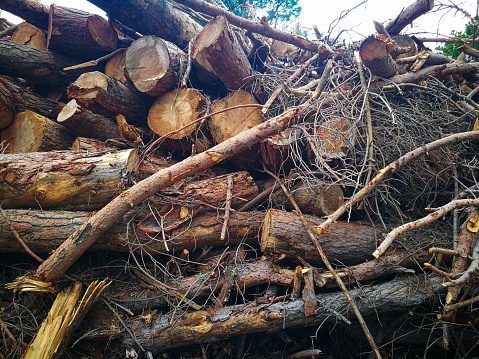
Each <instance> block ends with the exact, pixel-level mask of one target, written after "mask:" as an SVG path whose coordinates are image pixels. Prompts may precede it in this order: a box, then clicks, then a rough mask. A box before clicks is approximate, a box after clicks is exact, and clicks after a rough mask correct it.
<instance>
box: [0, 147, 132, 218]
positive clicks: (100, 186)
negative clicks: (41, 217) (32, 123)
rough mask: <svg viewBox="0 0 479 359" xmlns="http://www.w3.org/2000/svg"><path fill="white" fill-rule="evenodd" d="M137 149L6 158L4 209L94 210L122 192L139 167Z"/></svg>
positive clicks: (1, 171) (1, 174) (0, 170)
mask: <svg viewBox="0 0 479 359" xmlns="http://www.w3.org/2000/svg"><path fill="white" fill-rule="evenodd" d="M137 161H138V153H137V150H136V149H129V150H124V151H115V152H110V153H96V154H85V153H73V152H68V151H58V152H54V151H51V152H34V153H27V154H12V155H2V162H1V164H0V166H1V167H0V178H1V182H0V198H1V199H2V206H3V207H4V208H22V207H26V208H62V209H85V210H93V209H98V208H101V207H103V206H104V205H105V204H106V203H108V202H109V201H110V200H111V199H112V198H114V197H115V195H117V194H118V193H120V192H121V191H122V189H123V188H122V186H121V183H122V179H123V178H124V175H125V174H126V173H128V172H130V171H132V170H133V169H134V167H135V166H136V165H137Z"/></svg>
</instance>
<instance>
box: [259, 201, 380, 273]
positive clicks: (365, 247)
mask: <svg viewBox="0 0 479 359" xmlns="http://www.w3.org/2000/svg"><path fill="white" fill-rule="evenodd" d="M305 218H306V221H307V222H308V223H309V224H310V226H311V230H312V231H313V233H315V232H316V227H317V226H318V225H319V224H321V223H322V222H324V220H322V219H321V218H318V217H313V216H308V215H306V216H305ZM376 236H377V234H376V231H375V230H374V228H372V227H369V226H365V225H360V224H357V223H349V222H337V223H334V224H333V225H331V227H330V228H329V229H327V230H326V231H325V232H323V233H322V234H321V235H320V236H319V237H318V242H319V243H320V244H321V247H322V248H323V250H324V253H325V254H326V256H327V257H328V259H329V260H330V261H331V262H332V263H335V262H338V263H343V264H348V265H351V264H357V263H361V262H364V261H366V260H370V259H373V258H372V253H373V252H374V250H375V249H376V245H375V244H376ZM261 250H262V251H263V252H267V253H278V254H284V255H285V256H286V257H287V258H289V259H291V260H293V261H295V262H297V257H300V258H303V259H304V260H305V261H307V262H308V263H310V264H316V265H321V264H322V261H321V258H320V256H319V253H318V251H317V249H316V247H315V246H314V245H313V243H312V242H311V239H310V238H309V236H308V234H307V232H306V229H305V228H304V226H303V225H302V223H301V220H300V219H299V217H298V216H297V215H296V214H295V213H291V212H284V211H280V210H277V209H269V210H268V212H267V213H266V217H265V220H264V225H263V229H262V230H261Z"/></svg>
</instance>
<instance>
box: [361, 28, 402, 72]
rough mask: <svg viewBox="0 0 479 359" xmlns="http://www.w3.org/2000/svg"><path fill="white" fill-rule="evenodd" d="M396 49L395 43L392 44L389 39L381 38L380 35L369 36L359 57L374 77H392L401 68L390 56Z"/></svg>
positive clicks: (362, 45) (362, 44)
mask: <svg viewBox="0 0 479 359" xmlns="http://www.w3.org/2000/svg"><path fill="white" fill-rule="evenodd" d="M394 49H395V45H394V42H391V40H390V39H389V38H387V39H386V38H381V37H380V35H378V36H376V37H374V36H369V37H368V38H366V40H364V41H363V42H362V43H361V46H360V47H359V56H360V57H361V60H362V62H363V63H364V65H365V66H366V67H367V68H369V69H370V70H371V72H372V73H373V74H374V75H378V76H381V77H390V76H392V75H394V74H395V73H396V72H397V71H398V68H399V67H398V65H397V64H396V62H394V60H393V58H392V57H391V55H390V53H391V52H392V51H393V50H394Z"/></svg>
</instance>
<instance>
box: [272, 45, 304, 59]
mask: <svg viewBox="0 0 479 359" xmlns="http://www.w3.org/2000/svg"><path fill="white" fill-rule="evenodd" d="M270 51H271V54H272V55H273V56H274V57H276V58H277V59H279V60H282V61H294V60H296V59H297V58H298V57H299V56H300V55H301V49H300V48H299V47H297V46H294V45H292V44H288V43H287V42H283V41H279V40H273V41H272V43H271V46H270Z"/></svg>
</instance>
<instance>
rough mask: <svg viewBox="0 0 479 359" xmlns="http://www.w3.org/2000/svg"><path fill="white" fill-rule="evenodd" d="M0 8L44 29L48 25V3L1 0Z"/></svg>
mask: <svg viewBox="0 0 479 359" xmlns="http://www.w3.org/2000/svg"><path fill="white" fill-rule="evenodd" d="M0 9H2V10H5V11H8V12H9V13H12V14H14V15H17V16H18V17H21V18H22V19H24V20H26V21H28V22H29V23H30V24H32V25H35V26H37V27H39V28H40V29H43V30H46V29H47V26H48V9H49V6H48V5H44V4H43V3H41V2H40V1H37V0H20V1H19V0H3V1H2V3H1V4H0Z"/></svg>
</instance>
